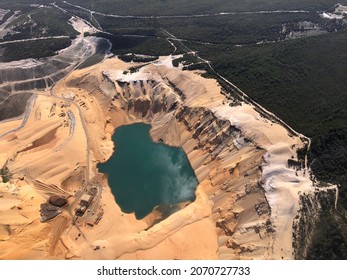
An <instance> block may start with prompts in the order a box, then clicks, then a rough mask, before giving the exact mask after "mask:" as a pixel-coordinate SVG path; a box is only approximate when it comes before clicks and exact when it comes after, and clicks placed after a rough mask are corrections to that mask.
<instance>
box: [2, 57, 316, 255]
mask: <svg viewBox="0 0 347 280" xmlns="http://www.w3.org/2000/svg"><path fill="white" fill-rule="evenodd" d="M172 59H173V58H172V57H161V58H160V59H159V60H157V61H155V62H152V63H149V64H136V63H124V62H122V61H120V60H118V59H117V58H108V59H106V60H104V61H103V62H102V63H99V64H96V65H94V66H91V67H89V68H84V69H80V70H74V71H72V72H71V73H70V74H68V75H67V76H66V77H64V78H63V79H62V80H60V81H59V82H57V83H56V84H55V85H54V86H53V88H52V89H51V90H47V89H46V86H44V87H43V88H44V89H42V88H41V89H40V90H35V89H33V88H32V87H30V95H28V96H26V98H24V99H25V100H24V99H23V100H24V101H25V104H24V105H23V106H22V107H23V108H22V111H24V113H22V112H21V113H22V114H21V115H19V116H11V117H10V118H7V119H3V120H1V123H0V137H1V138H0V161H1V162H0V166H1V167H2V169H1V178H2V179H1V183H0V258H1V259H293V258H295V254H296V252H297V248H296V244H298V243H300V242H299V241H300V240H299V241H298V240H296V237H295V236H296V235H295V230H296V231H300V230H301V232H306V233H307V234H309V232H307V230H306V231H305V230H303V229H301V228H300V227H302V223H299V222H298V220H299V219H300V211H299V210H300V197H301V196H303V195H307V196H309V195H310V194H312V193H313V192H314V187H313V183H312V181H311V179H310V171H309V169H308V168H307V166H306V165H307V164H306V162H305V160H300V159H298V158H297V150H298V149H301V148H303V147H304V146H305V145H309V140H308V139H307V138H305V137H303V136H302V135H299V134H297V133H295V132H294V131H292V130H290V129H288V127H286V126H285V125H283V123H279V122H278V121H276V120H275V119H271V118H269V117H266V116H265V115H264V114H262V111H261V110H260V109H259V108H257V107H255V106H254V105H251V104H249V103H247V102H245V101H238V102H236V101H235V100H234V99H233V98H232V97H230V96H229V95H227V94H225V93H224V91H223V90H222V88H221V87H220V85H219V84H218V82H217V81H216V80H213V79H207V78H204V77H202V73H201V72H191V71H183V70H182V69H180V68H175V67H173V66H172ZM35 67H38V66H35ZM11 79H12V78H11V77H9V76H7V78H6V81H10V80H11ZM13 79H14V78H13ZM13 79H12V80H13ZM14 80H15V79H14ZM45 85H47V87H48V84H47V83H46V84H45ZM3 87H11V88H12V89H15V87H14V86H13V85H4V86H3ZM4 89H5V88H4ZM18 94H19V93H18ZM9 96H12V95H9ZM24 101H23V102H24ZM134 123H145V124H149V125H150V126H151V129H150V135H151V137H152V139H153V141H155V142H162V143H164V144H166V145H169V146H175V147H181V148H183V150H184V152H185V154H186V155H187V158H188V160H189V162H190V165H191V167H192V168H193V170H194V173H195V175H196V178H197V180H198V186H197V188H196V191H195V200H194V201H188V202H186V203H181V204H180V205H179V207H178V208H177V210H176V211H175V212H174V213H172V214H171V215H169V216H168V217H165V218H163V217H161V215H160V212H159V211H157V210H156V209H154V210H153V211H152V212H151V213H150V214H149V215H147V216H146V217H144V218H143V219H140V220H138V219H136V217H135V215H134V213H124V212H123V211H122V210H121V208H120V207H119V206H118V205H117V203H116V199H115V196H117V194H113V193H112V192H111V188H110V186H109V183H108V178H107V176H106V175H105V174H102V173H101V172H100V171H99V170H98V164H99V163H103V162H106V161H107V160H108V159H109V158H110V157H111V156H112V154H113V153H117V143H116V144H115V145H114V144H113V142H112V139H111V137H112V135H113V133H114V131H115V130H116V129H117V128H119V127H121V126H124V125H129V124H134ZM288 160H289V161H288ZM289 163H291V164H289ZM163 164H165V163H163ZM132 172H133V174H134V176H136V170H135V169H134V170H132ZM143 199H146V198H143ZM313 219H314V218H312V219H311V220H313ZM301 220H302V219H301ZM294 225H295V227H293V226H294ZM293 228H295V230H294V229H293ZM300 244H301V243H300Z"/></svg>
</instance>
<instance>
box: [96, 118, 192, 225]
mask: <svg viewBox="0 0 347 280" xmlns="http://www.w3.org/2000/svg"><path fill="white" fill-rule="evenodd" d="M149 130H150V125H146V124H134V125H129V126H122V127H120V128H118V129H117V130H116V132H115V134H114V135H113V137H112V139H113V141H114V143H115V147H116V150H115V153H114V154H113V155H112V157H111V158H110V159H109V160H108V161H107V162H105V163H103V164H100V165H99V166H98V167H99V170H100V171H101V172H103V173H106V174H107V175H108V182H109V185H110V187H111V189H112V192H113V194H114V196H115V198H116V201H117V204H118V205H119V206H120V207H121V209H122V211H123V212H125V213H132V212H135V215H136V218H137V219H142V218H143V217H145V216H146V215H148V214H149V213H150V212H152V210H153V208H155V207H156V206H160V207H163V208H167V207H172V206H174V205H175V204H178V203H180V202H185V201H193V200H194V199H195V189H196V186H197V184H198V181H197V179H196V177H195V174H194V171H193V169H192V167H191V166H190V164H189V161H188V159H187V157H186V154H185V153H184V151H183V150H182V149H181V148H176V147H169V146H167V145H165V144H162V143H154V142H153V141H152V139H151V137H150V135H149Z"/></svg>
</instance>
